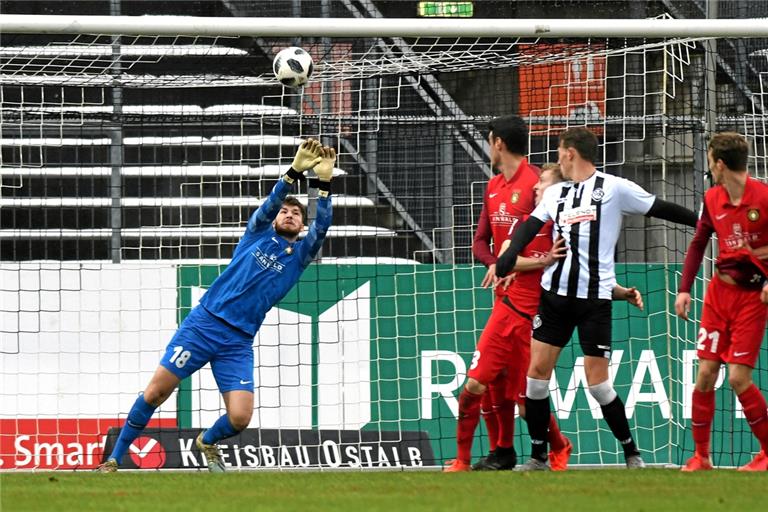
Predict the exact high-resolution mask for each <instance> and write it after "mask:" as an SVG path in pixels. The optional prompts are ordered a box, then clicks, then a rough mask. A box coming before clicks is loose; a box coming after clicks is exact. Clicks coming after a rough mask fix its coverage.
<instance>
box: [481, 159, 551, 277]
mask: <svg viewBox="0 0 768 512" xmlns="http://www.w3.org/2000/svg"><path fill="white" fill-rule="evenodd" d="M540 172H541V171H539V168H538V167H535V166H533V165H531V164H529V163H528V161H527V160H525V159H523V161H522V162H521V163H520V166H519V167H518V168H517V171H516V172H515V174H514V175H513V176H512V178H510V179H509V180H506V179H505V178H504V175H503V174H499V175H496V176H494V177H493V178H491V179H490V180H489V181H488V186H487V187H486V191H485V196H484V197H483V209H482V211H481V212H480V218H479V219H478V223H477V231H475V238H474V241H473V243H472V252H473V253H474V255H475V257H476V258H477V259H478V260H480V262H482V263H483V264H484V265H485V266H486V267H487V266H490V265H492V264H494V263H496V257H497V256H498V254H499V249H500V247H501V244H502V243H503V242H504V240H506V239H507V237H508V235H509V233H510V231H511V229H512V228H513V227H514V226H515V225H516V224H517V223H519V222H522V221H523V220H524V219H525V218H526V217H527V216H528V214H530V213H531V212H532V211H533V208H534V206H535V198H536V195H535V194H534V192H533V187H534V185H536V183H537V182H538V181H539V174H540ZM491 238H493V252H491Z"/></svg>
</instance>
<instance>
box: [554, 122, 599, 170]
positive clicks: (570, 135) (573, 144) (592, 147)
mask: <svg viewBox="0 0 768 512" xmlns="http://www.w3.org/2000/svg"><path fill="white" fill-rule="evenodd" d="M559 143H560V145H561V146H563V147H564V148H565V149H568V148H573V149H575V150H576V152H577V153H578V154H579V155H580V156H581V158H583V159H584V160H586V161H588V162H591V163H595V157H596V156H597V137H596V136H595V134H594V133H592V132H591V131H589V130H587V129H586V128H583V127H581V126H579V127H576V128H568V129H567V130H565V131H564V132H563V133H561V134H560V139H559Z"/></svg>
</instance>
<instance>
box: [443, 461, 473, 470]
mask: <svg viewBox="0 0 768 512" xmlns="http://www.w3.org/2000/svg"><path fill="white" fill-rule="evenodd" d="M464 471H472V466H470V465H469V464H467V463H466V462H461V461H460V460H459V459H451V460H449V461H446V462H445V467H444V468H443V473H461V472H464Z"/></svg>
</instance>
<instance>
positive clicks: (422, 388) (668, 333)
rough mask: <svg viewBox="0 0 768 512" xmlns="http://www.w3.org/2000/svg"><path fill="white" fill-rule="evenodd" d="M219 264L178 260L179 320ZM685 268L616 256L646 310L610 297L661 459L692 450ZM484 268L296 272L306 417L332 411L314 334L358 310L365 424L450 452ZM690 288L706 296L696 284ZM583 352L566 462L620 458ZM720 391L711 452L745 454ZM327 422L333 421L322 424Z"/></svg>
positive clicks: (559, 376) (573, 388)
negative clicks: (306, 343)
mask: <svg viewBox="0 0 768 512" xmlns="http://www.w3.org/2000/svg"><path fill="white" fill-rule="evenodd" d="M222 269H223V267H218V266H182V267H179V271H178V284H179V294H178V305H179V320H180V321H181V320H182V319H183V318H184V317H185V316H186V314H187V313H188V312H189V310H190V306H191V305H192V304H193V302H194V300H193V297H199V294H200V293H202V291H201V289H204V288H206V287H207V286H209V285H210V283H211V282H212V281H213V279H215V278H216V276H217V275H218V274H219V272H220V271H221V270H222ZM678 271H679V268H678V267H674V268H669V269H667V270H666V271H665V267H663V266H661V265H653V264H648V265H644V264H630V265H618V266H617V276H618V280H619V282H620V283H621V284H624V285H627V286H637V287H638V288H639V289H640V290H641V291H642V292H643V294H644V298H645V311H643V312H641V311H639V310H637V309H635V308H632V307H631V306H629V305H628V304H626V303H622V302H617V303H614V309H613V317H614V323H613V339H614V344H613V348H614V352H613V359H612V367H611V368H612V377H613V378H614V386H615V388H616V391H617V392H618V394H619V396H620V397H621V398H622V400H624V402H625V405H626V406H627V413H628V417H629V420H630V426H631V427H632V429H633V432H634V434H635V437H636V439H637V441H638V444H639V446H640V448H641V450H642V452H643V456H644V458H645V459H646V462H650V463H658V464H666V463H672V464H681V463H683V462H685V460H686V458H687V457H688V456H690V454H691V451H692V446H693V445H692V440H691V436H690V430H689V425H690V392H691V390H692V386H693V382H694V380H695V374H696V369H697V364H696V358H695V346H696V345H695V340H696V334H697V332H698V324H697V323H695V322H683V321H680V320H678V319H676V318H675V317H673V316H671V315H669V314H668V310H669V309H670V308H671V307H672V303H673V302H674V294H672V293H670V292H668V291H667V290H668V289H674V288H676V282H677V281H676V279H677V277H676V273H677V272H678ZM484 273H485V269H484V268H482V267H476V266H447V265H312V266H310V267H309V268H308V269H307V270H306V271H305V273H304V275H303V276H302V279H301V281H300V282H299V284H298V285H297V286H296V287H294V288H293V289H292V290H291V292H290V293H289V294H288V295H287V296H286V297H285V298H284V300H283V301H282V302H281V303H280V304H279V305H278V306H277V307H278V308H280V309H283V310H287V311H292V312H296V313H299V314H301V315H304V316H305V317H306V318H309V319H311V322H312V329H311V333H312V334H311V336H312V339H311V343H312V356H311V357H312V361H311V383H307V385H309V386H311V397H312V425H307V426H308V427H311V428H318V425H319V422H322V421H323V420H322V418H324V417H327V412H324V411H326V410H324V409H323V407H324V406H323V401H322V400H321V399H320V397H319V396H318V390H320V389H324V388H323V387H322V382H323V381H322V377H321V376H320V374H323V375H326V376H327V375H328V373H327V372H328V368H331V369H332V368H333V366H332V364H330V365H329V363H327V362H326V361H324V360H323V358H324V357H325V356H324V355H323V354H325V353H326V352H325V351H324V350H325V348H324V345H323V343H327V336H326V338H324V340H326V341H322V342H321V341H319V339H320V338H321V337H322V335H321V334H319V333H320V332H321V331H323V329H326V331H323V332H327V329H328V323H329V322H328V321H325V323H324V318H337V320H334V322H333V325H334V327H333V328H334V329H336V330H338V331H339V332H341V333H342V334H340V335H339V336H342V337H345V339H353V340H354V339H355V336H356V335H357V334H356V333H357V332H358V331H359V329H360V328H359V324H356V323H355V322H354V315H355V314H357V315H359V317H360V318H370V329H369V330H365V332H364V333H363V331H360V332H361V333H362V334H360V335H364V336H367V337H368V338H369V340H368V344H369V345H370V349H369V351H364V352H367V353H368V355H367V357H369V359H370V363H369V368H368V370H369V375H368V380H369V382H370V384H369V388H370V397H369V400H370V415H369V416H367V419H368V421H367V423H365V424H364V425H363V426H362V427H361V428H362V429H363V430H374V431H415V430H416V431H425V432H427V433H428V434H429V437H430V439H431V442H432V448H433V451H434V453H435V456H436V460H437V461H438V462H439V461H441V460H443V459H449V458H453V457H454V456H455V453H456V443H455V431H456V412H457V400H456V397H457V396H458V393H459V391H460V390H461V387H462V385H463V382H464V373H465V371H466V369H467V368H468V367H469V363H470V360H471V357H472V353H473V351H474V348H475V343H476V341H477V339H478V338H479V335H480V333H481V331H482V329H483V326H484V325H485V321H486V320H487V318H488V315H489V312H490V308H491V305H492V295H491V292H490V291H488V290H484V289H481V288H479V287H478V285H479V283H480V281H481V279H482V276H483V275H484ZM668 283H672V284H668ZM360 290H365V294H357V295H354V297H356V298H355V300H354V304H356V305H357V306H356V307H362V306H364V307H365V308H367V310H366V311H361V310H360V311H357V312H356V313H353V314H352V317H350V315H349V304H347V305H346V306H344V307H340V306H339V305H340V304H343V301H344V300H348V298H349V297H350V296H352V295H350V294H354V293H356V291H360ZM694 297H698V298H700V297H702V293H701V290H700V289H698V290H697V291H696V293H695V294H694ZM345 298H347V299H345ZM697 304H699V305H700V302H698V301H697ZM334 308H335V309H334ZM332 310H333V311H337V310H338V311H342V310H343V311H346V312H347V313H346V316H344V318H342V317H341V315H337V314H336V313H334V314H333V315H330V316H329V312H331V311H332ZM334 315H335V316H334ZM692 317H693V318H698V311H694V312H693V315H692ZM323 326H324V327H323ZM356 329H357V330H356ZM342 331H343V332H342ZM363 341H365V340H363ZM366 348H368V347H367V346H366ZM342 352H343V351H342ZM581 357H582V354H581V350H580V348H579V346H578V343H573V342H572V343H571V344H569V345H568V346H567V347H566V349H565V350H564V351H563V353H562V356H561V358H560V361H559V364H558V368H557V370H556V375H555V378H554V380H553V385H552V386H551V391H552V397H553V410H554V409H555V408H556V414H557V416H558V420H559V423H560V426H561V428H562V430H563V431H564V432H565V433H566V434H567V435H568V436H569V437H570V438H571V440H572V441H573V443H574V447H575V449H574V454H573V456H572V457H571V463H572V464H619V463H623V457H622V456H621V449H620V447H619V446H618V444H617V442H616V440H615V439H614V437H613V436H612V434H611V433H610V431H609V430H608V428H607V425H606V424H605V422H604V421H603V420H602V419H600V417H601V416H600V409H599V407H598V406H597V404H596V403H594V402H593V401H592V399H591V397H589V396H588V393H587V392H586V381H585V379H584V375H583V367H582V366H581V364H582V359H581ZM342 359H343V358H342ZM767 359H768V358H767V357H766V354H765V352H764V351H763V353H762V354H761V360H760V362H759V364H758V368H759V369H760V370H757V371H756V372H755V382H756V384H757V385H758V386H759V387H761V389H763V390H765V389H766V386H767V385H768V378H766V373H765V370H764V368H766V367H767V366H766V364H767V363H768V361H767ZM263 363H264V362H262V364H263ZM348 363H349V361H346V364H348ZM334 364H336V363H334ZM338 364H339V368H340V369H339V379H343V378H344V377H343V373H344V371H345V370H344V368H346V367H344V366H343V364H345V363H338ZM323 372H326V373H323ZM555 382H556V386H555V385H554V384H555ZM319 383H320V384H319ZM280 385H282V384H280ZM191 393H192V390H191V389H190V386H189V384H188V383H186V382H185V383H183V384H182V387H181V388H180V393H179V418H178V419H179V426H181V427H190V426H191V425H190V423H191V417H192V414H191V399H190V396H191ZM258 393H259V391H258V390H257V395H258ZM366 399H367V398H366ZM717 400H718V402H717V404H718V407H717V415H716V418H715V425H714V433H713V458H714V462H715V464H716V465H739V464H744V463H746V462H748V461H749V460H750V459H751V456H752V454H753V453H756V452H757V451H758V450H759V445H758V444H757V442H756V441H755V440H754V438H753V436H752V435H751V432H750V430H749V427H748V425H747V423H746V420H745V419H743V415H741V411H740V409H739V408H738V407H737V404H738V402H737V401H736V400H735V397H734V396H733V393H732V392H731V390H730V388H729V387H728V385H727V380H726V382H724V383H723V385H722V386H721V387H720V389H719V390H718V393H717ZM257 403H258V396H257ZM333 414H335V413H333ZM340 421H341V420H340ZM481 423H482V422H481ZM321 426H322V428H327V427H328V425H327V424H325V425H321ZM339 428H342V427H341V426H340V427H339ZM515 443H516V446H517V448H518V453H523V454H526V453H528V440H527V433H526V428H525V424H524V422H523V421H521V420H518V421H517V433H516V441H515ZM486 450H487V442H486V438H485V430H484V426H482V425H481V428H479V429H478V436H477V437H476V442H475V444H474V454H475V455H476V456H479V455H480V454H482V453H483V452H484V451H486Z"/></svg>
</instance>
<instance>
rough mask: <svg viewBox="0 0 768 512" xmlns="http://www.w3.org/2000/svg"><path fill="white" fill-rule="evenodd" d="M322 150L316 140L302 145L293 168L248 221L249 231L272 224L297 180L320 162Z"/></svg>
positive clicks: (292, 165)
mask: <svg viewBox="0 0 768 512" xmlns="http://www.w3.org/2000/svg"><path fill="white" fill-rule="evenodd" d="M321 149H322V146H321V144H320V142H318V141H316V140H314V139H307V140H305V141H304V142H302V143H301V145H300V146H299V149H298V150H297V151H296V156H295V157H294V158H293V163H292V164H291V168H290V169H288V172H286V173H285V174H284V175H283V177H282V179H280V180H278V182H277V183H275V186H274V187H272V191H271V192H270V193H269V196H267V199H266V201H264V202H263V203H262V204H261V206H259V209H258V210H256V211H255V212H253V214H252V215H251V218H250V219H248V231H259V230H261V229H264V228H266V227H268V226H270V225H271V224H272V221H274V220H275V217H277V213H278V212H279V211H280V207H281V206H282V204H283V201H284V200H285V197H286V196H287V195H288V193H289V192H290V191H291V189H293V184H294V183H295V182H296V180H300V179H302V178H303V177H304V172H305V171H306V170H308V169H311V168H313V167H314V166H315V165H317V164H318V163H319V162H320V160H321V155H320V151H321Z"/></svg>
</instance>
